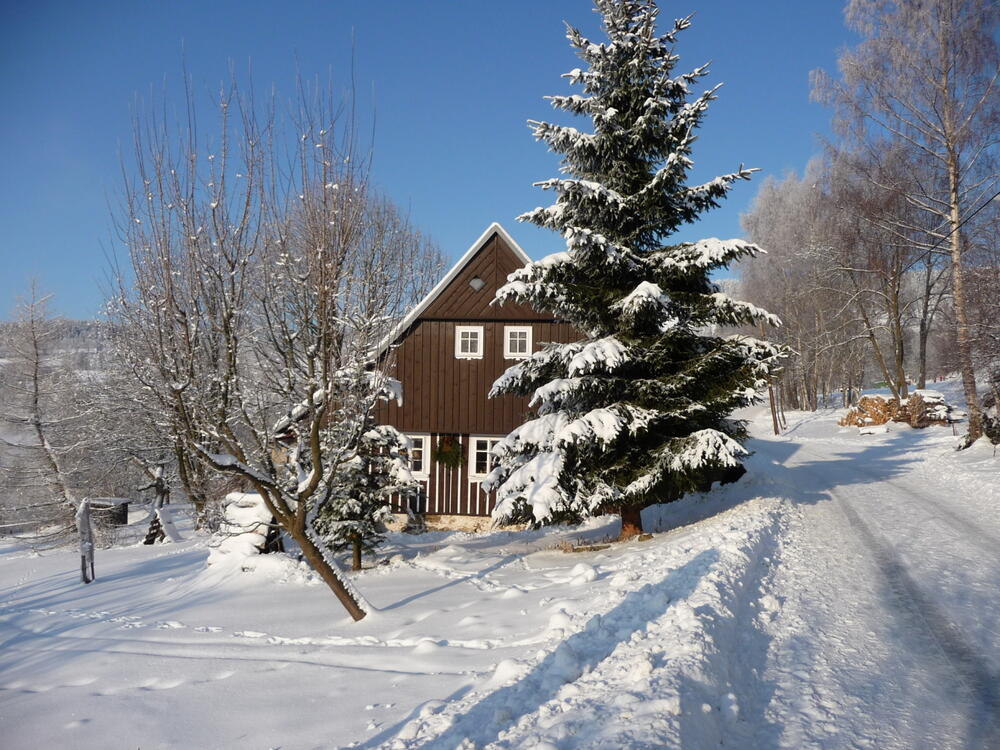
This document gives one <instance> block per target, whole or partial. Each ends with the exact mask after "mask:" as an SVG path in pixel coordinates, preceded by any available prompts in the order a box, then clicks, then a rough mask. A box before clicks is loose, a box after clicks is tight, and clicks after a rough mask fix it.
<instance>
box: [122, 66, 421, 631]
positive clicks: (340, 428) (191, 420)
mask: <svg viewBox="0 0 1000 750" xmlns="http://www.w3.org/2000/svg"><path fill="white" fill-rule="evenodd" d="M188 102H189V112H190V113H191V115H190V117H189V119H188V123H187V125H186V126H183V127H182V128H181V132H182V137H181V138H179V139H175V138H173V137H172V136H171V133H172V132H173V130H172V126H171V125H169V124H168V123H167V121H166V120H165V119H163V118H162V117H161V118H159V119H157V118H151V117H145V118H142V117H140V118H138V119H137V121H136V141H135V156H134V162H135V163H134V167H133V168H131V169H128V170H127V171H126V174H127V175H129V174H132V173H133V169H134V177H130V178H129V179H128V180H127V185H126V192H125V201H124V205H123V207H122V209H121V211H120V212H119V214H118V217H117V218H118V226H119V229H120V234H121V238H122V240H123V241H124V243H125V244H126V245H127V248H128V254H129V260H130V264H129V265H130V266H131V271H132V273H133V274H134V283H130V282H129V281H128V280H127V279H125V278H124V277H122V278H121V279H120V284H119V290H118V294H117V296H116V300H115V303H114V309H115V314H114V318H115V321H116V323H117V325H118V326H119V327H120V330H121V331H122V332H123V333H124V334H125V336H124V342H125V344H126V345H125V346H124V347H123V354H124V357H125V358H126V360H127V361H128V362H129V366H130V369H131V371H132V372H133V373H134V375H135V377H136V380H137V382H138V384H139V386H140V387H141V389H142V392H143V393H144V394H145V396H146V398H147V399H148V400H149V401H150V403H152V404H155V408H156V409H158V410H160V411H161V412H162V413H163V414H164V415H166V416H167V419H166V427H167V430H168V431H169V433H170V434H171V436H172V437H173V438H174V440H175V444H176V449H177V455H178V461H179V463H180V464H181V466H183V467H186V469H184V471H187V472H189V474H190V473H191V472H204V473H206V474H208V475H211V474H215V475H219V474H225V475H229V476H233V477H237V478H238V479H239V480H240V481H241V482H242V483H243V484H245V485H246V486H248V487H251V488H252V489H253V490H254V491H255V492H257V493H258V494H259V495H260V496H261V498H262V499H263V501H264V503H265V504H266V506H267V508H268V509H269V510H270V511H271V513H272V514H273V517H274V520H275V522H276V523H277V524H278V525H279V526H280V527H281V528H282V529H283V530H284V531H285V532H286V533H287V534H288V536H290V537H291V538H292V539H293V540H294V541H295V543H296V544H297V545H298V546H299V548H300V549H301V551H302V554H303V556H304V557H305V559H306V560H307V561H308V562H309V564H310V565H311V566H312V567H313V568H314V569H315V570H316V571H317V573H318V574H319V575H320V576H321V577H322V578H323V580H324V581H325V582H326V583H327V584H328V585H329V586H330V588H331V589H332V590H333V591H334V593H335V594H336V595H337V597H338V598H339V599H340V601H341V602H342V603H343V604H344V606H345V607H346V608H347V610H348V612H349V613H350V614H351V616H352V617H354V618H355V619H360V618H361V617H363V616H364V603H363V600H362V599H361V597H360V595H359V594H358V593H357V592H356V591H354V590H353V588H352V587H351V585H350V584H349V582H348V581H347V580H346V579H345V578H344V577H343V576H342V575H341V574H340V572H339V568H338V566H337V565H336V563H335V562H334V560H333V559H332V557H330V556H329V555H328V554H327V551H326V548H325V544H324V543H323V541H322V540H321V539H319V538H318V537H317V535H316V533H315V531H314V529H313V525H312V524H313V519H314V517H315V516H316V514H317V513H318V512H320V511H321V510H322V509H323V507H324V506H325V505H326V504H327V503H329V502H331V500H332V499H333V498H334V496H335V494H336V488H337V486H338V481H340V479H341V477H342V476H343V475H344V474H345V472H346V471H347V469H348V468H349V467H350V466H352V465H353V464H354V462H356V460H357V457H358V452H359V450H360V448H361V442H362V441H361V438H362V435H363V434H364V433H363V430H362V429H361V425H362V424H363V423H364V421H365V420H364V419H363V418H361V419H357V420H355V419H354V418H355V417H356V416H357V415H365V414H368V413H369V412H371V410H372V409H374V407H375V403H376V401H377V399H379V398H383V397H387V396H388V395H389V394H390V393H393V392H394V388H393V382H392V381H391V380H390V379H389V378H388V377H386V375H385V374H384V372H382V371H380V370H379V369H378V367H379V364H380V363H379V362H376V361H375V360H374V359H373V357H372V356H371V355H372V352H373V351H374V350H375V349H376V346H377V344H378V343H379V341H380V339H381V338H382V337H383V336H384V335H385V334H386V333H387V332H388V331H389V330H390V328H391V326H392V325H393V324H394V323H395V321H396V320H398V318H399V317H400V316H401V315H402V314H403V313H404V311H405V309H406V308H407V307H408V306H409V305H410V304H411V303H412V302H413V301H414V296H415V295H416V294H419V293H421V292H422V291H424V290H425V288H426V287H427V285H428V284H429V283H430V281H431V280H432V279H433V278H434V276H435V275H436V272H437V265H438V263H439V258H438V255H437V253H436V251H435V250H434V248H433V246H431V245H430V244H429V243H428V242H427V241H426V239H424V238H423V237H421V236H420V235H419V233H417V232H415V231H414V230H413V228H412V227H411V226H410V224H409V222H408V220H407V219H406V217H405V216H404V215H402V214H401V213H400V212H399V211H398V210H397V209H396V208H395V207H393V206H392V205H391V204H390V203H389V202H388V201H387V200H385V199H384V198H382V197H381V196H379V195H378V194H377V192H376V191H374V190H373V189H372V187H371V184H370V180H369V178H368V167H367V159H366V158H364V154H362V153H360V149H359V148H358V145H357V143H358V139H357V137H356V132H355V127H354V123H353V122H351V121H350V117H344V116H343V110H342V109H340V108H337V107H334V106H331V105H330V103H329V102H330V98H329V97H327V96H317V97H313V96H311V95H310V94H309V93H308V92H305V91H304V90H303V93H302V94H301V95H300V99H299V101H298V108H297V110H296V111H295V112H293V113H292V116H291V126H290V127H292V128H293V129H294V130H295V133H296V137H295V145H294V146H293V147H292V148H291V149H288V150H287V151H285V150H283V149H282V148H280V147H279V146H278V142H279V128H278V126H277V124H276V122H277V119H276V115H275V108H274V106H273V104H272V105H271V106H270V107H269V108H268V109H267V113H266V115H264V116H263V117H262V118H261V117H259V116H258V111H257V109H256V107H255V104H254V102H253V101H252V99H251V98H250V97H243V96H240V95H239V92H238V91H237V89H236V86H235V85H230V86H228V87H226V88H225V89H224V90H223V91H222V93H221V95H220V96H219V99H218V108H219V128H218V135H217V141H216V142H215V143H214V144H213V146H212V147H202V146H200V143H199V137H198V133H197V131H196V129H195V125H194V122H195V118H194V114H193V113H194V106H193V104H191V97H190V95H189V97H188ZM182 473H183V471H182ZM205 500H206V501H207V500H208V498H207V497H206V498H205Z"/></svg>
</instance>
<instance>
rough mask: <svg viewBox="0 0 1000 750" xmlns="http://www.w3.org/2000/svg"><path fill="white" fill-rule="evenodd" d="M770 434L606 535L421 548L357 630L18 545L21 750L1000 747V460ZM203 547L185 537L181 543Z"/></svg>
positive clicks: (279, 582)
mask: <svg viewBox="0 0 1000 750" xmlns="http://www.w3.org/2000/svg"><path fill="white" fill-rule="evenodd" d="M839 413H840V412H835V411H832V410H830V411H821V412H819V413H817V414H803V413H797V414H790V415H789V418H790V423H789V427H790V429H789V430H788V432H787V433H786V434H785V435H782V436H780V437H773V436H769V435H768V432H769V431H770V428H769V417H767V419H765V418H763V417H757V418H756V420H755V422H754V432H755V434H756V435H757V436H758V437H757V438H756V439H754V440H752V441H751V442H750V444H749V447H750V448H751V449H753V450H754V451H755V452H756V453H755V455H754V456H753V457H752V458H751V459H750V461H749V469H750V473H749V474H748V476H747V477H745V478H744V479H743V480H741V481H740V482H739V483H737V484H735V485H730V486H728V487H724V488H722V489H719V490H716V491H713V492H712V493H710V494H708V495H705V496H700V497H693V498H688V499H685V500H683V501H681V502H678V503H673V504H671V505H667V506H661V507H659V508H653V509H650V511H649V512H648V513H647V515H646V521H647V524H649V525H653V526H654V527H660V528H663V529H672V530H669V531H664V532H662V533H657V534H655V535H654V538H653V539H652V540H651V541H646V542H632V543H629V544H624V545H613V546H611V547H609V548H607V549H603V550H597V551H584V552H573V553H567V552H565V551H563V550H562V549H560V548H559V546H560V543H561V542H562V543H564V544H563V546H566V545H565V542H568V541H572V542H577V541H590V542H594V541H597V540H599V539H601V538H602V537H604V536H606V535H608V534H612V533H614V532H615V529H614V524H613V522H612V521H610V520H609V519H596V520H594V521H591V522H590V523H589V524H587V525H586V526H585V527H584V528H583V529H570V530H566V529H549V530H546V531H543V532H506V531H500V532H494V533H490V534H483V535H471V534H464V533H444V532H434V533H427V534H423V535H418V536H408V535H402V534H397V535H393V536H391V537H390V543H389V545H388V546H387V548H386V549H385V550H384V554H383V555H381V557H382V558H383V559H388V562H387V563H386V564H383V565H379V566H377V567H374V568H372V569H370V570H365V571H363V572H362V573H361V574H360V575H358V576H356V578H355V581H356V583H357V585H358V586H359V588H360V589H361V590H362V592H363V593H364V594H365V595H366V596H367V597H368V598H369V599H370V601H371V602H372V604H373V605H374V606H375V607H377V611H376V612H375V613H373V614H372V615H370V616H369V617H367V618H366V619H365V620H363V621H362V622H360V623H357V624H355V623H352V622H351V621H350V620H349V619H347V618H346V617H345V616H344V614H343V612H342V610H341V609H340V608H339V605H338V604H337V602H336V600H335V599H334V598H333V596H332V595H331V594H330V593H329V591H328V590H327V589H326V587H325V586H323V585H322V584H320V583H317V582H316V580H315V579H314V578H313V576H312V575H311V574H310V573H309V571H308V570H307V569H306V568H305V567H304V566H302V565H300V564H298V563H296V562H294V561H293V560H291V559H290V558H288V557H285V556H278V555H270V556H260V557H255V558H252V559H251V560H250V563H249V565H248V566H247V567H249V568H251V569H250V570H247V571H241V570H234V569H233V566H232V565H225V564H223V565H218V564H216V565H212V566H207V565H206V560H207V558H208V556H209V550H208V548H207V546H206V540H205V538H203V537H198V536H195V535H193V534H191V533H190V532H188V533H185V534H184V538H185V541H182V542H180V543H175V544H165V545H156V546H155V547H144V546H141V545H139V546H132V547H125V548H119V549H114V550H106V551H101V550H99V551H98V555H97V576H98V578H97V581H96V582H95V583H93V584H90V585H89V586H84V585H82V584H80V583H79V582H78V574H77V569H78V563H77V558H76V557H75V556H74V554H73V553H72V552H66V551H59V552H49V553H45V554H42V555H37V554H32V553H30V552H28V551H26V550H25V549H23V548H21V547H18V546H16V545H15V544H13V543H11V542H6V543H0V601H2V604H0V607H2V609H0V732H2V734H0V746H2V747H3V748H10V749H11V750H15V749H20V748H35V747H52V748H74V749H77V748H78V749H80V750H84V749H88V748H101V749H102V750H103V749H104V748H111V747H114V748H142V749H143V750H151V749H152V748H250V749H254V748H282V749H284V750H292V749H298V748H337V747H357V748H401V749H408V748H456V749H457V748H487V747H488V748H535V749H538V750H552V749H553V748H559V749H560V750H566V749H568V748H608V749H609V750H610V749H612V748H654V747H655V748H685V749H686V750H698V749H700V748H716V747H729V748H746V749H752V748H899V749H900V750H902V749H904V748H906V749H909V748H998V747H1000V725H998V716H1000V512H998V505H1000V493H998V491H997V489H996V487H997V469H998V467H1000V463H998V461H1000V459H998V458H996V457H994V455H993V450H992V448H990V447H980V446H976V447H974V448H973V449H971V450H969V451H965V452H962V453H956V452H954V451H953V449H952V448H953V445H954V443H955V438H954V437H952V435H951V430H950V429H941V428H929V429H926V430H922V431H919V430H912V429H910V428H908V427H905V426H902V425H893V426H892V427H891V429H890V431H889V432H888V433H884V434H877V435H865V436H862V435H859V434H858V430H857V429H856V428H841V427H838V426H837V424H836V418H837V416H838V415H839ZM182 532H183V529H182Z"/></svg>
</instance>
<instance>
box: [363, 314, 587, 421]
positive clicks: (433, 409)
mask: <svg viewBox="0 0 1000 750" xmlns="http://www.w3.org/2000/svg"><path fill="white" fill-rule="evenodd" d="M513 324H524V325H529V324H530V325H531V327H532V340H533V349H534V351H538V350H539V349H541V348H542V345H543V344H544V343H545V342H549V341H557V342H569V341H576V340H578V339H579V338H580V336H579V334H578V333H577V332H576V330H575V329H574V328H573V327H572V326H570V325H569V324H568V323H558V322H554V321H544V322H540V321H488V320H463V321H444V320H418V321H417V322H416V323H415V324H414V326H413V327H412V329H411V331H410V333H409V335H408V336H406V337H405V338H404V339H403V341H402V343H401V345H400V346H399V348H398V349H397V350H396V352H395V365H394V366H393V367H390V371H391V372H392V374H393V376H394V377H396V378H397V379H398V380H399V381H400V382H401V383H402V384H403V405H402V406H398V405H397V404H396V403H395V402H392V403H383V404H382V405H381V407H380V409H379V415H378V420H379V421H380V422H382V423H383V424H391V425H393V426H394V427H396V428H397V429H399V430H402V431H403V432H440V433H456V434H466V435H467V434H474V435H497V434H502V435H506V434H507V433H509V432H510V431H511V430H513V429H514V428H515V427H517V426H518V425H519V424H521V423H522V422H523V421H524V418H525V416H526V414H527V413H528V398H527V397H514V396H501V397H498V398H495V399H490V398H488V396H489V392H490V388H491V387H492V386H493V382H494V381H495V380H496V379H497V378H498V377H500V375H501V374H503V372H504V371H505V370H506V369H507V368H508V367H509V366H511V365H513V364H516V362H517V360H513V359H504V356H503V328H504V325H513ZM458 325H481V326H483V329H484V330H483V334H484V335H483V339H484V344H485V350H484V356H483V358H482V359H456V357H455V327H456V326H458Z"/></svg>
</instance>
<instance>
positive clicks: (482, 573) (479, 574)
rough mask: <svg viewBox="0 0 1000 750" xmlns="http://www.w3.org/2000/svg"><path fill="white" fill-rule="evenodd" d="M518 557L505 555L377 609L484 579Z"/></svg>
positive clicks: (411, 601) (395, 605)
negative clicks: (477, 568)
mask: <svg viewBox="0 0 1000 750" xmlns="http://www.w3.org/2000/svg"><path fill="white" fill-rule="evenodd" d="M520 557H521V555H507V556H506V557H503V558H501V559H499V560H497V561H496V562H495V563H493V564H492V565H490V566H489V567H486V568H483V569H482V570H477V571H476V572H475V573H469V574H467V575H463V576H462V577H461V578H453V579H452V580H450V581H448V582H447V583H442V584H441V585H440V586H433V587H431V588H429V589H424V590H423V591H418V592H416V593H415V594H410V595H409V596H406V597H403V598H402V599H400V600H398V601H395V602H393V603H392V604H388V605H386V606H384V607H379V608H378V609H379V611H381V612H388V611H389V610H392V609H399V608H400V607H403V606H405V605H407V604H411V603H413V602H415V601H416V600H417V599H423V598H424V597H425V596H430V595H431V594H436V593H437V592H439V591H444V590H445V589H449V588H451V587H452V586H457V585H458V584H460V583H466V582H468V581H472V580H484V579H485V578H486V576H488V575H489V574H490V573H492V572H493V571H495V570H499V569H500V568H503V567H505V566H507V565H509V564H510V563H512V562H514V561H515V560H517V559H518V558H520Z"/></svg>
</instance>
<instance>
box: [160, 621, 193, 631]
mask: <svg viewBox="0 0 1000 750" xmlns="http://www.w3.org/2000/svg"><path fill="white" fill-rule="evenodd" d="M156 627H158V628H159V629H160V630H180V629H181V628H186V627H187V625H185V624H184V623H183V622H177V620H167V621H166V622H158V623H156Z"/></svg>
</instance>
